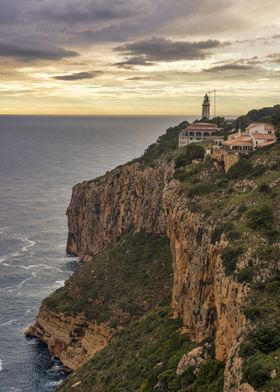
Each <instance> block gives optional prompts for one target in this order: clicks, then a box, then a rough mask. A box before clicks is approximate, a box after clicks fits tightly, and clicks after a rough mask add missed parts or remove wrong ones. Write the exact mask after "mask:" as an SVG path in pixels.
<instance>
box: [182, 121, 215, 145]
mask: <svg viewBox="0 0 280 392" xmlns="http://www.w3.org/2000/svg"><path fill="white" fill-rule="evenodd" d="M218 131H219V128H218V127H217V125H216V124H211V123H203V122H198V123H194V124H191V125H189V126H188V127H187V128H185V129H183V130H182V132H181V133H180V135H179V147H182V146H186V145H187V144H190V143H197V142H201V141H203V140H206V139H209V138H211V137H213V136H215V135H216V134H217V132H218Z"/></svg>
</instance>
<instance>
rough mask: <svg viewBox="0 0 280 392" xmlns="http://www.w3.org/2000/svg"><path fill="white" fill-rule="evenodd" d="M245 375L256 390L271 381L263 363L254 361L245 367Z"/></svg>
mask: <svg viewBox="0 0 280 392" xmlns="http://www.w3.org/2000/svg"><path fill="white" fill-rule="evenodd" d="M243 375H244V378H245V380H246V381H247V382H248V383H249V384H250V385H252V386H253V387H254V388H260V387H262V386H263V385H264V384H265V383H266V382H267V381H269V379H270V377H269V371H268V369H266V368H265V367H264V365H263V364H262V363H261V362H259V361H256V360H253V359H251V360H250V361H248V362H247V363H246V364H245V365H244V368H243Z"/></svg>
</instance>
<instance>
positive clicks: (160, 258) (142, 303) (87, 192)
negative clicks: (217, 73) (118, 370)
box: [29, 146, 280, 392]
mask: <svg viewBox="0 0 280 392" xmlns="http://www.w3.org/2000/svg"><path fill="white" fill-rule="evenodd" d="M278 151H279V147H278V146H276V147H273V148H271V149H269V150H267V151H263V152H258V153H256V154H253V155H252V157H250V158H249V160H247V161H246V165H247V166H246V165H245V166H246V167H245V169H244V162H242V160H241V161H240V162H239V163H238V164H236V165H235V167H233V170H231V171H229V173H228V174H227V175H225V174H223V173H218V172H216V170H215V169H214V167H213V165H212V163H211V161H210V160H209V159H205V160H204V161H203V162H201V163H199V164H195V163H191V161H190V162H189V161H188V159H186V156H187V158H189V156H190V150H188V149H182V150H180V151H179V152H178V151H173V150H172V149H171V151H168V152H167V154H166V155H165V156H163V157H161V159H159V160H156V161H154V162H153V164H152V165H150V160H149V164H147V162H145V159H141V160H137V161H135V162H132V163H129V164H127V165H124V166H121V167H118V168H117V169H115V170H113V171H112V172H110V173H107V174H106V175H104V176H102V177H100V178H98V179H96V180H92V181H88V182H84V183H82V184H78V185H76V186H75V187H74V189H73V194H72V199H71V203H70V205H69V208H68V210H67V216H68V225H69V236H68V243H67V250H68V251H69V252H70V253H72V254H74V255H77V256H78V257H79V258H80V259H81V260H83V261H85V262H86V264H85V265H84V266H83V267H82V268H80V269H79V271H78V272H76V273H75V274H74V276H73V278H70V280H69V281H68V282H66V286H65V288H64V289H61V290H60V291H58V292H57V293H55V294H54V295H52V296H50V298H48V299H46V300H45V302H44V304H43V306H42V308H41V310H40V313H39V316H38V318H37V323H36V324H35V326H33V327H31V329H30V330H29V333H30V335H32V336H37V337H39V338H40V339H41V340H42V341H44V342H46V343H47V344H48V347H49V349H50V351H51V352H53V353H54V354H55V355H57V356H58V357H60V358H61V359H62V361H63V362H64V363H65V364H66V365H67V366H69V367H70V368H72V369H77V368H78V371H77V372H75V373H74V374H73V375H72V376H71V377H70V378H69V379H68V381H67V382H66V384H65V385H64V386H63V387H62V388H61V390H62V391H66V390H68V389H67V388H69V387H70V386H74V385H75V388H76V390H77V391H83V392H86V391H99V390H100V391H105V390H106V391H107V390H108V391H109V390H110V391H111V390H112V391H115V390H116V391H118V390H122V388H124V387H123V385H126V387H125V388H126V389H124V390H126V391H127V392H129V391H130V390H131V391H132V390H136V389H137V388H140V387H141V391H142V392H145V391H147V392H149V391H152V390H154V388H156V389H158V390H159V391H160V390H161V389H160V388H161V387H162V388H163V385H165V389H164V390H167V391H169V390H170V391H173V390H174V391H177V390H178V391H179V390H180V389H172V388H173V387H172V388H171V384H172V385H173V384H174V385H175V383H177V384H176V385H179V384H180V386H184V385H189V386H190V389H188V390H191V391H199V390H200V389H199V387H198V385H205V389H203V390H205V391H208V390H209V391H210V390H211V391H212V390H213V391H224V392H238V391H243V392H252V391H253V390H254V387H255V388H256V390H258V388H259V387H260V386H261V387H263V386H266V385H268V387H270V388H272V389H262V390H271V391H274V390H275V391H276V390H277V389H273V388H274V385H276V387H275V388H277V385H278V384H277V383H278V382H279V380H278V368H277V367H276V365H269V366H272V367H273V369H270V368H268V367H267V366H268V365H266V367H265V366H264V365H263V362H261V363H260V361H261V360H260V357H261V355H270V354H269V353H270V352H272V351H273V350H274V351H275V350H278V349H279V348H280V338H279V345H278V343H276V344H275V345H274V346H273V350H269V351H268V352H267V353H266V351H265V350H263V348H262V346H261V345H260V343H259V337H258V336H259V335H257V333H258V328H256V327H255V326H256V325H262V321H261V320H260V317H261V316H260V315H258V314H257V313H258V312H257V311H255V314H254V317H253V318H252V317H251V318H250V316H249V315H248V309H250V306H251V308H252V306H253V305H252V304H251V302H252V301H253V302H254V301H255V300H256V297H255V296H254V293H255V292H256V291H255V290H256V289H255V285H257V283H258V282H263V281H270V280H271V279H274V278H273V274H274V271H275V266H276V264H277V257H276V256H275V253H276V254H277V251H278V238H279V237H278V215H276V214H275V211H277V206H278V204H277V203H278V200H279V198H278V192H279V185H280V184H279V181H278V179H279V177H278V176H279V172H278V170H279V162H278ZM179 154H181V155H184V157H183V158H184V159H182V156H179ZM184 160H185V161H184ZM182 161H183V162H185V163H184V164H183V165H182ZM179 162H180V164H179ZM268 179H269V184H270V185H267V186H266V187H265V184H267V181H268ZM268 189H269V190H268ZM273 195H274V196H273ZM272 205H273V209H272V207H271V206H272ZM260 215H261V216H263V215H264V219H258V216H260ZM264 221H265V222H264ZM268 221H269V224H267V222H268ZM127 233H128V234H127ZM129 233H132V234H129ZM135 233H136V234H135ZM137 233H138V234H137ZM141 233H147V234H145V236H147V237H145V239H144V240H143V239H141V235H143V234H141ZM137 235H140V237H137ZM165 237H168V240H169V242H170V249H171V254H172V270H173V277H172V282H171V275H170V270H169V272H168V265H169V263H170V262H171V257H170V256H169V255H168V254H167V253H168V251H167V248H166V244H167V242H166V241H167V240H164V241H165V245H164V252H163V253H161V254H160V255H159V254H157V255H155V254H156V253H157V250H158V249H160V246H159V245H160V244H159V243H157V241H159V240H160V238H165ZM122 241H123V242H122ZM149 241H150V242H149ZM147 242H149V244H150V245H149V251H147V249H145V246H146V245H145V244H146V243H147ZM161 246H162V245H161ZM264 250H265V251H264ZM263 251H264V252H263ZM108 252H109V253H108ZM262 252H263V253H262ZM273 252H274V253H273ZM132 254H135V255H136V259H135V260H134V259H133V260H131V259H130V255H132ZM272 255H274V256H272ZM128 256H129V257H128ZM272 259H273V263H271V264H269V262H268V260H272ZM147 260H148V262H147ZM151 260H154V262H153V263H151ZM137 261H138V262H137ZM119 264H120V266H119ZM106 265H107V267H106V268H105V267H104V266H106ZM162 265H163V270H164V271H163V273H162V274H161V273H160V271H161V267H160V266H162ZM140 266H142V267H141V271H140V270H138V269H139V268H140ZM115 268H117V273H116V270H115ZM118 268H121V272H120V271H119V269H118ZM130 268H131V269H130ZM277 268H278V267H277ZM127 271H129V272H128V274H127ZM147 277H149V278H147ZM136 278H137V279H136ZM146 279H148V282H145V283H143V282H144V281H145V280H146ZM104 282H107V284H108V287H107V288H106V287H105V288H104V287H103V286H104ZM128 282H131V284H130V285H128ZM140 282H141V283H140ZM105 286H106V284H105ZM162 288H163V289H164V290H163V291H162ZM169 291H172V300H171V306H170V310H169V316H171V317H172V318H173V319H174V320H175V319H177V320H178V321H180V323H179V325H177V327H176V328H177V330H178V331H180V334H181V336H182V339H183V340H182V341H181V346H176V348H175V347H173V349H172V350H173V351H172V350H171V351H168V355H169V357H170V358H171V357H172V358H175V357H176V358H177V360H175V359H173V360H172V364H171V362H169V360H168V359H167V352H164V355H165V356H164V358H163V359H162V355H163V354H162V353H161V351H160V349H159V347H162V346H164V347H165V345H169V346H170V345H171V343H170V341H168V343H167V340H166V341H165V342H164V343H163V342H161V343H160V342H159V341H158V339H159V337H158V336H157V337H153V338H152V337H150V338H151V339H153V340H152V341H154V342H158V343H157V344H158V346H156V347H157V350H155V352H157V353H158V354H157V360H156V358H154V355H152V353H148V351H147V350H148V349H147V348H146V349H145V350H146V351H145V353H146V354H145V355H144V356H143V358H142V357H141V350H142V349H141V347H146V346H145V344H146V343H145V342H143V339H144V338H143V337H142V335H141V334H140V335H141V336H140V335H139V330H138V329H139V325H142V327H143V329H145V328H146V323H147V321H146V320H147V319H146V318H145V317H146V316H145V315H147V314H148V315H149V314H150V313H149V312H152V311H153V310H155V309H159V313H158V314H160V309H161V307H162V306H163V304H162V303H161V299H162V298H165V305H164V306H165V308H164V309H165V310H164V312H165V313H166V305H167V303H168V292H169ZM268 291H269V290H268ZM268 291H267V292H268ZM250 293H251V294H250ZM252 293H253V294H252ZM267 295H268V294H267ZM250 296H251V297H250ZM125 298H126V301H128V302H130V303H131V304H132V306H130V307H129V306H128V305H127V303H126V304H125V306H124V302H125ZM252 298H253V299H252ZM250 301H251V302H250ZM258 301H259V302H260V301H261V299H260V298H259V300H258ZM259 302H257V303H254V307H255V308H256V307H258V304H259ZM273 306H274V305H271V308H273ZM162 312H163V311H162ZM249 313H250V312H249ZM251 313H252V311H251ZM251 313H250V314H251ZM70 314H71V318H69V317H70V316H69V315H70ZM100 314H102V316H103V317H101V319H100V317H99V316H100ZM116 315H118V316H116ZM151 317H155V319H157V318H156V316H155V315H154V316H151ZM157 317H158V316H157ZM166 317H167V316H166ZM148 318H149V317H148ZM275 319H277V317H276V316H275V317H274V318H271V328H276V329H277V327H276V326H274V322H275ZM81 320H82V321H81ZM137 320H140V321H139V322H138V321H137ZM259 320H260V321H259ZM158 322H159V321H158ZM161 322H162V321H161ZM170 322H171V320H170ZM139 323H140V324H139ZM141 323H142V324H141ZM66 324H67V328H66V327H65V325H66ZM157 325H159V324H157V322H156V321H154V322H153V327H152V328H147V329H145V330H146V333H145V334H146V335H145V336H146V337H147V339H148V337H149V336H150V334H152V333H153V330H154V331H156V329H157V328H158V327H157ZM261 327H262V326H261ZM166 328H171V327H170V326H168V327H166ZM172 328H173V331H174V333H175V331H176V329H175V327H174V326H173V327H172ZM78 330H79V332H78V333H77V331H78ZM116 331H117V332H118V334H117V335H116ZM120 331H123V333H124V336H122V335H121V337H118V335H119V332H120ZM254 331H255V332H254ZM277 331H278V330H277ZM278 332H279V331H278ZM278 332H277V333H278ZM279 333H280V332H279ZM126 334H127V335H126ZM177 335H179V334H178V333H177ZM177 335H176V336H177ZM135 336H136V337H135ZM172 336H173V335H172ZM279 336H280V335H279ZM72 337H74V339H73V340H72ZM132 337H133V338H132ZM131 339H132V340H133V339H134V340H135V341H136V343H135V344H136V345H137V348H135V347H134V348H132V347H130V349H131V350H132V351H133V352H134V353H136V358H138V356H139V359H134V360H133V361H132V362H133V363H129V364H127V362H126V359H125V357H123V353H122V351H120V350H121V348H120V347H121V346H122V345H126V344H127V342H130V341H131ZM166 339H167V338H166ZM176 339H179V338H178V337H175V335H174V341H176ZM109 341H111V342H110V343H109ZM190 341H192V342H194V344H198V345H200V347H202V346H201V345H203V344H204V342H205V341H209V342H210V345H211V347H213V350H214V351H213V352H212V354H209V356H208V357H207V356H206V358H207V359H205V358H203V360H198V361H197V362H196V363H199V365H197V366H196V365H195V366H189V367H188V368H186V369H185V372H181V374H180V375H176V372H175V370H176V367H177V365H178V362H179V360H180V358H181V357H182V356H183V354H187V352H188V351H190V350H191V349H192V348H193V347H191V345H190V343H188V344H189V345H188V346H187V347H185V346H184V344H183V343H182V342H190ZM137 342H138V343H137ZM253 342H254V343H253ZM255 342H258V344H259V346H258V345H257V343H255ZM141 345H142V346H141ZM246 345H247V346H246ZM248 345H255V346H254V347H253V348H252V349H251V351H250V350H249V349H248V352H247V351H246V347H247V348H248V347H249V346H248ZM105 346H106V348H105V349H104V350H102V351H101V352H100V353H99V354H97V355H96V352H97V351H99V350H100V349H101V348H103V347H105ZM138 346H139V347H138ZM169 346H168V347H169ZM244 347H245V348H244ZM114 348H115V355H116V353H119V354H118V360H119V363H120V364H122V363H124V364H126V365H125V366H124V368H123V373H122V379H121V380H119V379H118V377H119V376H118V375H114V374H115V373H114V369H113V368H112V369H111V376H109V375H108V373H106V372H105V373H106V374H103V373H104V369H103V370H102V372H103V373H102V377H101V373H100V370H98V369H100V368H99V364H100V363H103V364H106V363H107V365H106V366H108V367H109V365H108V364H109V363H112V362H113V363H114V361H115V360H116V358H115V357H112V356H113V354H112V350H113V351H114ZM202 351H203V350H202ZM202 351H201V350H198V352H202ZM81 352H82V354H81ZM203 352H204V351H203ZM241 352H242V353H241ZM244 352H245V354H244ZM76 353H77V355H76ZM128 356H129V354H128ZM73 357H75V359H74V360H73ZM89 357H92V359H91V360H90V361H89V362H87V363H86V365H84V366H81V365H83V364H84V363H85V361H87V359H88V358H89ZM190 357H191V358H192V354H190ZM144 358H149V359H150V363H153V361H154V365H153V366H154V367H153V369H154V370H150V374H153V377H154V379H153V381H151V380H150V379H149V380H148V376H149V372H148V373H147V371H146V370H147V368H146V366H148V365H146V364H144V362H145V360H144ZM261 358H263V357H261ZM140 359H141V360H140ZM214 359H216V362H215V361H214ZM262 360H263V361H264V359H262ZM265 360H266V361H268V358H267V357H265ZM122 361H123V362H122ZM141 361H142V362H141ZM211 361H212V362H211ZM217 361H218V362H217ZM134 362H135V363H134ZM222 362H225V364H226V368H225V374H224V375H225V379H224V381H223V385H222V382H221V374H222V373H221V371H222V367H221V366H220V365H219V363H222ZM137 363H142V368H141V369H142V370H141V372H142V373H143V376H142V380H141V379H139V380H138V379H137V380H136V378H135V380H134V386H133V387H132V386H131V384H129V383H130V382H131V372H132V368H131V366H137ZM145 363H146V362H145ZM120 366H121V365H120ZM260 366H262V367H263V368H262V369H261V370H262V376H260V379H258V377H256V378H255V379H254V378H253V379H252V377H251V376H250V374H251V373H252V372H253V374H255V373H257V375H258V376H259V373H258V370H256V369H259V368H260ZM196 367H197V368H198V369H195V368H196ZM144 369H146V370H144ZM272 370H273V373H270V372H271V371H272ZM141 372H140V374H141ZM166 372H169V373H168V374H169V379H168V380H167V379H166V378H164V377H167V376H166ZM190 372H191V374H192V376H191V375H190ZM205 372H206V373H207V374H208V376H207V377H210V376H209V375H210V374H211V377H212V378H211V383H213V384H211V383H210V381H209V380H210V378H209V380H208V381H207V382H206V381H205V377H206V376H205V374H206V373H205ZM99 373H100V375H99ZM94 375H95V376H94ZM187 375H188V383H189V384H186V382H187V381H186V377H187ZM106 377H109V378H110V379H111V381H108V380H107V381H106ZM114 377H115V378H114ZM146 378H147V380H146V381H145V379H146ZM117 379H118V382H117ZM256 379H257V380H258V381H257V382H256ZM108 382H109V385H111V387H110V388H111V389H107V386H106V385H108V384H107V383H108ZM110 382H111V384H110ZM203 382H205V384H203ZM125 383H126V384H125ZM137 383H138V384H137ZM210 384H211V385H212V386H211V388H212V389H207V388H210ZM250 384H251V385H250ZM120 385H122V388H121V387H120ZM108 387H109V386H108ZM114 387H115V389H114ZM112 388H113V389H112ZM118 388H119V389H118ZM127 388H128V389H127ZM129 388H131V389H129ZM135 388H136V389H135ZM176 388H179V387H176ZM196 388H197V389H196ZM263 388H264V387H263Z"/></svg>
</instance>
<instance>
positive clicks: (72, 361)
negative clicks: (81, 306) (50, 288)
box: [26, 306, 113, 369]
mask: <svg viewBox="0 0 280 392" xmlns="http://www.w3.org/2000/svg"><path fill="white" fill-rule="evenodd" d="M112 334H113V330H112V329H111V328H109V326H108V325H107V324H106V323H103V324H100V325H97V324H96V323H95V322H90V321H88V320H87V319H86V318H85V317H83V316H79V317H69V316H64V315H63V314H55V313H53V312H51V311H50V310H49V309H47V308H46V307H44V306H42V307H41V308H40V312H39V315H38V317H37V320H36V324H35V325H33V326H31V327H30V328H28V330H27V331H26V335H27V336H31V337H37V338H38V339H39V340H41V341H42V342H44V343H46V344H47V346H48V349H49V351H50V353H51V354H52V355H54V356H55V357H57V358H60V360H61V362H62V363H63V364H64V365H65V366H66V367H68V368H69V369H77V368H78V367H79V366H81V365H83V364H84V363H85V362H86V361H87V360H88V359H89V358H90V357H91V356H92V355H94V354H96V353H97V352H98V351H100V350H102V349H103V348H104V347H105V346H106V345H107V344H108V341H109V340H110V339H111V337H112Z"/></svg>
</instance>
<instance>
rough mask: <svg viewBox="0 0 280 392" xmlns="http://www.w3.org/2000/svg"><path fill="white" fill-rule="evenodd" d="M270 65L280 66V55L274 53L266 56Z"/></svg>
mask: <svg viewBox="0 0 280 392" xmlns="http://www.w3.org/2000/svg"><path fill="white" fill-rule="evenodd" d="M266 58H267V60H268V62H269V63H274V64H280V53H272V54H269V55H267V56H266Z"/></svg>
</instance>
